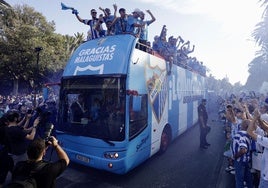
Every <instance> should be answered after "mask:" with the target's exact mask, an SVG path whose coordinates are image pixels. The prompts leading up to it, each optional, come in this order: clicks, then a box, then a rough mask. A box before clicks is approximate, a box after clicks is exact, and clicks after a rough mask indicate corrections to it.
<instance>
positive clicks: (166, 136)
mask: <svg viewBox="0 0 268 188" xmlns="http://www.w3.org/2000/svg"><path fill="white" fill-rule="evenodd" d="M169 144H170V131H169V129H168V128H167V127H165V129H164V130H163V132H162V135H161V143H160V150H159V152H160V154H162V153H165V151H167V148H168V146H169Z"/></svg>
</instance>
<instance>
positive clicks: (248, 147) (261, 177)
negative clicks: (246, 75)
mask: <svg viewBox="0 0 268 188" xmlns="http://www.w3.org/2000/svg"><path fill="white" fill-rule="evenodd" d="M222 106H224V108H225V109H224V110H223V109H221V110H220V112H219V114H220V118H221V119H222V120H224V123H225V136H226V144H225V146H224V147H225V148H224V150H225V152H224V156H225V157H226V158H227V160H228V166H227V167H226V169H225V170H226V171H227V172H229V173H231V174H234V175H235V182H236V188H243V187H244V186H245V187H247V188H253V187H258V186H259V187H260V188H264V187H268V170H267V151H268V138H267V135H268V97H267V96H265V95H263V94H260V95H258V96H257V95H253V96H250V97H246V96H242V97H237V96H235V95H232V96H231V97H228V98H227V99H225V100H223V101H222ZM258 155H259V156H262V157H259V158H256V156H258Z"/></svg>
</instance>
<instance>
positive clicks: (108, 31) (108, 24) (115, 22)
mask: <svg viewBox="0 0 268 188" xmlns="http://www.w3.org/2000/svg"><path fill="white" fill-rule="evenodd" d="M113 8H114V14H113V15H112V13H111V10H110V9H109V8H105V9H104V8H102V7H99V9H100V10H101V11H102V12H103V14H100V15H99V16H98V15H97V11H96V9H91V11H90V14H91V19H83V18H81V17H80V16H79V12H78V11H77V10H76V9H73V10H72V13H73V14H75V16H76V18H77V19H78V20H79V21H80V22H81V23H83V24H86V25H89V31H88V36H87V40H92V39H96V38H99V37H103V36H109V35H119V34H131V35H133V36H135V37H137V38H138V39H139V40H138V44H137V46H136V47H137V48H139V49H140V50H143V51H145V52H148V53H151V54H154V55H159V56H161V57H163V58H164V59H165V60H166V61H168V62H169V65H170V67H169V69H170V70H169V71H168V72H169V73H170V72H171V68H172V64H175V65H178V66H181V67H183V68H186V69H188V70H190V71H194V72H197V73H199V74H201V75H202V76H206V66H204V65H203V62H202V61H198V60H197V59H196V57H191V56H189V54H190V53H192V52H194V49H195V45H192V47H191V44H190V41H185V40H184V39H183V38H182V37H181V36H179V37H178V38H175V37H173V36H170V37H169V38H168V39H167V29H166V26H165V25H164V26H163V28H162V30H161V32H160V35H159V36H158V35H156V36H155V37H154V41H153V44H152V45H151V42H150V41H149V40H148V26H149V25H150V24H152V23H153V22H155V20H156V18H155V17H154V15H153V14H152V12H151V11H150V10H146V13H148V14H149V15H150V20H145V12H144V11H142V10H140V9H138V8H136V9H134V11H133V12H132V14H127V13H126V9H125V8H120V9H119V10H118V12H119V14H120V16H118V17H117V15H116V14H117V9H118V8H117V5H116V4H114V5H113ZM104 25H105V26H104Z"/></svg>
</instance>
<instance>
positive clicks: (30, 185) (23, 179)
mask: <svg viewBox="0 0 268 188" xmlns="http://www.w3.org/2000/svg"><path fill="white" fill-rule="evenodd" d="M46 164H47V163H43V162H42V163H38V164H37V167H35V168H34V169H32V170H31V172H30V174H29V175H27V176H19V177H18V178H16V179H14V180H12V181H11V182H10V183H8V184H7V185H6V186H5V188H37V183H36V180H35V178H34V177H33V174H35V173H36V172H38V171H40V170H41V169H42V168H43V167H44V166H45V165H46Z"/></svg>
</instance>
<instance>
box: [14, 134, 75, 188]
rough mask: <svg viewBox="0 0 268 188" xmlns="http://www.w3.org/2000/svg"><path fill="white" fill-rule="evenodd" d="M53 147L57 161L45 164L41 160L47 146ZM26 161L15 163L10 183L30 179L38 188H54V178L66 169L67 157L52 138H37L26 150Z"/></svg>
mask: <svg viewBox="0 0 268 188" xmlns="http://www.w3.org/2000/svg"><path fill="white" fill-rule="evenodd" d="M50 145H51V146H53V148H54V149H55V150H56V153H57V156H58V158H59V160H57V161H55V162H47V161H44V160H43V157H44V156H45V154H46V149H47V148H48V146H50ZM27 155H28V160H27V161H21V162H19V163H17V165H16V166H15V168H14V171H13V174H12V181H14V182H15V181H16V180H19V179H22V177H25V176H27V177H32V178H33V179H34V180H35V183H36V187H38V188H51V187H55V186H56V178H57V177H58V176H59V175H60V174H61V173H62V172H63V171H64V170H65V169H66V168H67V166H68V164H69V162H70V161H69V157H68V156H67V154H66V153H65V151H64V150H63V149H62V148H61V146H60V145H59V144H58V140H57V139H56V138H55V137H54V136H49V137H48V138H47V139H41V138H37V139H35V140H34V141H33V142H31V144H30V145H29V147H28V149H27Z"/></svg>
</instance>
